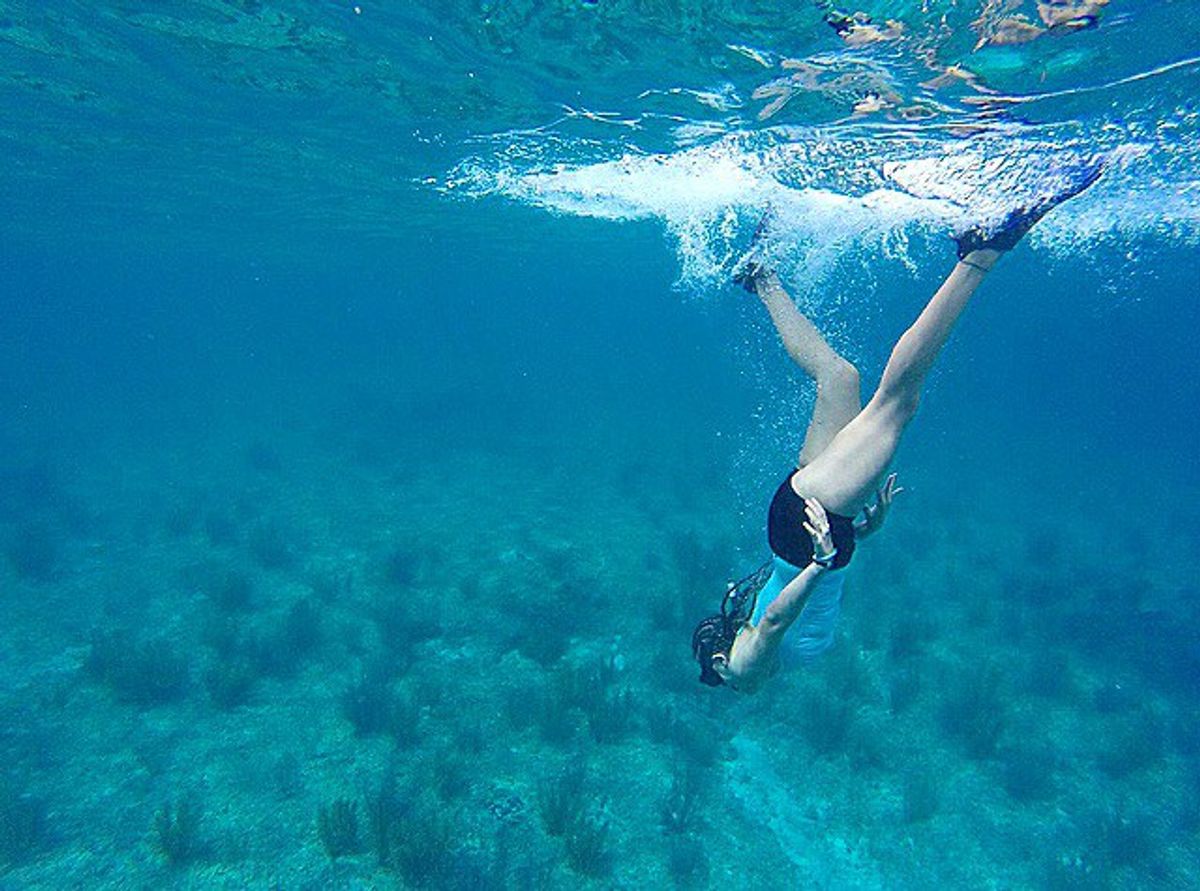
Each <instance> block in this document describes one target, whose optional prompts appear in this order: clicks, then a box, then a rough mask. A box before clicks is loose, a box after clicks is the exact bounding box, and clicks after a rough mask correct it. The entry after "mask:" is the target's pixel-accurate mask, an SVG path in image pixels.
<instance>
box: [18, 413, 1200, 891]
mask: <svg viewBox="0 0 1200 891" xmlns="http://www.w3.org/2000/svg"><path fill="white" fill-rule="evenodd" d="M247 429H253V428H252V427H249V428H248V427H237V428H221V427H215V428H213V429H210V430H208V431H206V433H205V434H204V435H190V436H187V437H179V439H178V440H177V441H171V442H163V441H161V440H156V441H146V440H140V441H139V440H129V441H125V442H121V443H119V444H114V443H112V442H109V443H104V444H96V445H95V446H94V447H91V448H87V449H80V450H77V451H75V453H74V454H75V457H74V458H69V457H67V455H68V454H69V453H68V452H67V451H65V450H60V452H61V454H60V456H59V457H53V458H49V459H45V460H44V461H43V460H39V461H21V460H17V459H13V461H12V462H10V463H9V464H7V465H5V466H4V467H3V468H0V470H2V474H0V486H3V495H4V504H5V506H4V508H3V512H2V513H0V532H2V538H0V541H2V542H3V544H4V548H5V554H6V559H5V560H3V561H0V592H2V593H0V610H2V611H3V621H2V623H0V675H2V677H3V684H2V685H0V714H2V715H3V722H2V724H0V756H2V757H3V760H4V764H5V769H4V774H3V780H4V786H3V787H2V788H0V861H2V864H3V865H2V866H0V870H2V871H0V888H27V887H47V888H66V887H90V888H95V887H127V886H128V887H160V886H162V885H164V884H171V885H176V886H179V887H205V888H210V887H216V888H220V887H230V888H233V887H237V888H243V887H281V888H318V887H320V888H368V887H416V888H421V887H428V888H505V887H511V888H534V887H537V888H568V887H570V888H576V887H595V888H657V887H681V888H710V887H720V888H851V887H854V888H928V887H963V888H1088V887H1095V888H1145V887H1162V888H1171V887H1177V888H1185V887H1196V885H1197V884H1200V842H1198V841H1197V839H1198V838H1200V834H1198V833H1197V829H1198V828H1200V804H1198V803H1197V802H1198V801H1200V724H1198V722H1197V718H1198V717H1200V708H1198V702H1200V698H1198V696H1197V677H1198V676H1200V644H1198V642H1197V634H1196V628H1197V617H1198V615H1200V609H1198V607H1197V593H1198V591H1197V586H1196V581H1195V580H1196V578H1197V577H1198V575H1197V561H1198V559H1200V557H1198V555H1197V553H1196V549H1195V547H1194V534H1192V533H1190V532H1188V530H1189V529H1191V530H1194V529H1195V528H1196V527H1197V517H1196V516H1195V509H1194V508H1191V507H1189V506H1187V505H1186V504H1178V503H1177V500H1175V499H1172V498H1171V496H1170V492H1169V490H1170V484H1169V481H1168V480H1164V481H1163V483H1162V491H1150V492H1147V491H1141V492H1138V493H1133V494H1131V495H1130V496H1129V497H1130V499H1131V501H1130V504H1129V510H1130V513H1131V514H1133V515H1141V516H1146V515H1153V516H1155V517H1157V518H1158V521H1160V522H1161V524H1162V525H1161V527H1160V528H1157V529H1153V530H1149V531H1146V530H1140V531H1139V530H1138V529H1133V530H1130V529H1129V528H1127V527H1124V526H1123V525H1121V524H1120V523H1119V522H1118V521H1119V520H1120V519H1121V514H1120V511H1114V510H1113V509H1112V507H1111V504H1110V506H1109V507H1108V508H1107V509H1104V510H1100V509H1097V495H1096V493H1095V491H1093V490H1091V489H1089V487H1088V486H1087V485H1085V480H1087V479H1095V478H1097V475H1098V474H1101V473H1106V474H1108V475H1107V477H1105V476H1101V477H1100V478H1114V477H1115V476H1117V471H1116V470H1115V469H1113V468H1082V467H1077V466H1076V467H1070V468H1052V469H1051V471H1052V472H1054V473H1057V474H1058V477H1057V478H1058V479H1060V480H1061V481H1062V482H1061V483H1060V485H1059V488H1058V489H1057V490H1056V492H1055V501H1056V507H1057V508H1058V510H1057V511H1056V512H1055V514H1054V515H1053V516H1051V515H1048V514H1047V513H1045V512H1037V511H1027V510H1025V509H1024V507H1023V506H1017V507H1015V506H1014V500H1018V501H1020V499H1019V498H1017V497H1016V496H1014V492H1027V491H1029V490H1030V489H1029V479H1026V478H1024V477H1025V476H1029V477H1032V476H1033V472H1032V471H1031V470H1022V469H1020V468H1017V469H1012V468H1010V469H1009V470H1008V471H1006V475H1005V476H1003V477H1001V478H974V477H970V476H968V475H967V474H966V473H965V470H964V467H963V466H962V465H961V464H958V465H955V464H951V465H949V466H946V467H943V468H940V469H938V470H939V472H937V473H935V472H934V468H930V469H929V470H927V471H924V472H922V471H921V470H920V468H918V469H916V470H913V471H906V483H907V485H908V486H909V488H910V492H908V493H906V494H905V495H904V497H903V498H902V499H901V501H900V503H899V504H898V505H897V507H896V509H895V513H894V517H893V519H892V520H891V521H890V527H889V528H888V529H887V530H885V532H884V533H883V534H881V535H880V536H879V537H878V538H877V539H875V540H873V541H871V542H866V543H864V544H863V546H862V547H861V548H860V551H859V553H858V554H857V555H856V558H855V564H854V566H853V567H852V569H851V572H852V575H851V576H850V578H849V579H848V581H847V588H846V600H845V603H844V608H843V623H842V626H841V628H840V631H839V639H838V642H837V645H836V646H835V648H834V649H833V650H832V651H831V652H830V653H829V654H828V655H827V656H826V657H825V658H824V659H823V660H821V661H820V662H819V663H817V664H816V665H814V666H813V667H812V668H811V669H810V670H808V671H804V672H798V671H797V672H790V673H787V674H785V675H782V676H781V677H779V678H778V679H777V682H775V683H774V684H773V685H772V686H771V687H770V689H768V690H767V691H765V692H764V693H763V694H761V695H760V696H757V697H753V698H738V697H736V696H735V695H734V694H732V693H730V692H728V691H724V690H710V689H708V688H704V687H701V686H700V685H699V684H697V683H696V680H695V668H694V666H693V665H692V663H691V661H690V653H689V649H688V641H689V637H690V631H691V628H692V625H693V624H694V623H695V621H696V620H697V618H699V617H700V616H702V615H703V614H705V613H706V612H709V611H712V609H713V608H714V607H715V606H716V603H717V601H718V600H719V594H720V591H721V586H722V585H723V583H724V582H725V581H726V580H727V579H729V578H730V577H731V574H732V573H733V572H734V571H735V567H734V563H735V562H736V559H735V551H736V549H737V546H738V545H739V544H740V543H742V542H744V541H745V539H746V536H745V534H744V533H745V530H744V528H743V527H744V522H745V521H743V520H741V519H740V518H739V517H738V516H737V515H736V512H731V511H729V510H728V509H727V505H728V503H729V501H730V499H731V498H732V495H731V492H732V487H730V486H729V484H728V482H727V481H726V480H725V479H723V478H722V476H721V471H720V467H722V466H724V463H723V462H722V461H721V460H719V459H714V458H712V457H711V456H706V455H705V446H704V444H703V443H693V444H692V445H691V446H690V448H691V449H692V450H693V452H692V453H690V454H689V453H687V449H688V448H689V446H685V445H684V444H682V443H680V444H679V445H678V447H677V448H672V449H671V450H670V452H669V453H668V452H667V451H666V450H664V451H661V452H658V453H653V452H647V451H646V450H645V449H644V448H640V447H639V444H638V443H637V442H636V441H634V442H631V441H629V440H628V439H627V438H623V436H622V435H621V433H620V431H608V432H607V433H605V432H602V431H599V430H593V431H588V433H587V435H581V436H578V437H576V436H572V437H571V438H570V439H566V438H564V436H565V435H564V434H556V435H544V436H530V437H525V438H520V437H517V436H515V435H514V436H511V437H509V438H507V439H506V440H505V446H504V448H503V449H502V450H500V449H496V450H489V449H488V448H486V447H483V446H482V445H481V444H479V443H478V442H472V441H471V439H470V438H469V437H463V438H461V439H459V438H449V439H447V441H445V442H435V443H430V442H413V441H411V439H410V440H408V441H402V442H400V444H399V445H397V446H396V447H395V448H394V449H393V448H391V447H390V446H389V445H388V443H387V442H386V441H385V438H382V437H381V436H371V435H368V434H367V433H364V434H361V435H359V434H347V433H346V431H345V429H342V428H339V427H338V426H337V425H332V424H331V425H328V426H322V425H315V426H313V427H312V428H311V429H303V430H296V431H291V432H285V433H282V434H281V433H280V432H279V431H269V430H265V429H259V430H258V431H257V432H256V433H253V434H247V432H246V430H247ZM368 433H369V431H368ZM414 438H416V437H414ZM568 443H569V447H568ZM582 443H586V444H582ZM80 454H82V455H84V456H85V457H83V458H80V457H79V455H80ZM1039 470H1040V471H1042V472H1046V469H1045V468H1040V469H1039ZM1188 511H1191V513H1190V514H1189V513H1188ZM1058 517H1067V518H1070V519H1069V521H1060V520H1059V519H1056V518H1058ZM759 522H761V520H760V521H759ZM749 556H751V555H746V554H743V555H741V558H740V559H741V560H742V561H743V562H745V560H746V559H748V557H749Z"/></svg>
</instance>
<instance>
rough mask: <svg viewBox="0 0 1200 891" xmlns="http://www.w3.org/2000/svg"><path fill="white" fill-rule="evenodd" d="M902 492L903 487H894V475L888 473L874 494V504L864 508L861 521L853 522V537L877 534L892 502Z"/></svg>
mask: <svg viewBox="0 0 1200 891" xmlns="http://www.w3.org/2000/svg"><path fill="white" fill-rule="evenodd" d="M903 491H904V487H903V486H897V485H896V474H894V473H889V474H888V476H887V479H886V480H884V483H883V485H882V486H880V487H879V489H878V491H877V492H876V493H875V503H874V504H868V505H867V506H866V507H864V508H863V515H862V519H861V520H855V522H854V537H855V538H859V539H862V538H866V537H867V536H868V535H874V534H875V533H876V532H878V531H879V530H880V529H881V528H882V527H883V521H884V520H886V519H887V514H888V510H889V509H890V508H891V506H892V501H893V500H894V499H895V497H896V496H897V495H899V494H900V493H901V492H903Z"/></svg>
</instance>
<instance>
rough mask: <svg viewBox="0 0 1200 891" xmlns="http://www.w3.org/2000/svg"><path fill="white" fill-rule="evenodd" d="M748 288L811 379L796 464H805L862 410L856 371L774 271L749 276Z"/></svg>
mask: <svg viewBox="0 0 1200 891" xmlns="http://www.w3.org/2000/svg"><path fill="white" fill-rule="evenodd" d="M754 290H755V293H757V294H758V296H759V299H761V300H762V302H763V305H764V306H766V308H767V312H768V313H770V315H771V321H772V322H774V323H775V330H776V331H778V332H779V338H780V339H781V340H782V341H783V347H784V349H785V350H787V353H788V355H789V356H791V357H792V359H793V360H794V361H795V363H796V364H797V365H799V366H800V367H801V368H802V369H804V372H805V373H806V374H808V376H809V377H811V378H812V379H813V380H814V381H816V383H817V398H816V402H815V404H814V405H813V413H812V418H811V420H810V421H809V423H808V431H807V433H805V435H804V445H803V446H802V447H801V449H800V457H799V458H798V460H797V466H798V467H804V466H805V465H806V464H811V463H812V462H813V460H814V459H815V458H816V457H817V456H818V455H819V454H821V452H823V451H825V448H826V446H828V445H829V443H830V442H832V441H833V438H834V437H835V436H836V435H837V434H838V431H840V430H841V429H842V428H843V427H845V426H846V425H847V424H848V423H850V421H851V420H853V419H854V417H855V415H857V414H858V413H859V411H860V410H861V409H862V399H861V397H860V394H859V381H858V369H856V368H855V367H854V366H853V365H851V364H850V363H849V362H847V361H846V360H845V359H844V358H842V357H841V356H840V355H838V353H837V352H835V351H834V349H833V347H831V346H830V345H829V344H828V343H827V342H826V340H825V338H823V337H822V336H821V332H820V331H818V330H817V329H816V326H814V325H813V323H812V322H810V321H809V320H808V319H807V318H805V317H804V315H803V314H802V313H801V312H800V310H799V309H797V308H796V303H795V301H794V300H792V298H791V295H789V294H788V292H787V291H785V290H784V288H783V284H782V283H781V282H780V281H779V276H777V275H776V274H775V273H774V272H761V273H759V274H758V275H756V276H755V277H754Z"/></svg>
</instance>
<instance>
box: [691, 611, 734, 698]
mask: <svg viewBox="0 0 1200 891" xmlns="http://www.w3.org/2000/svg"><path fill="white" fill-rule="evenodd" d="M734 636H735V633H734V630H733V628H732V626H731V625H730V623H729V620H728V619H727V618H726V617H725V616H723V615H718V616H709V617H708V618H707V619H704V620H703V621H701V622H700V624H699V625H697V626H696V630H695V631H693V632H692V656H693V657H694V658H695V660H696V661H697V662H698V663H699V664H700V683H702V684H707V685H708V686H710V687H720V686H721V685H722V684H724V683H725V678H724V676H723V675H724V673H725V672H724V671H723V669H725V666H727V665H728V664H729V651H730V650H731V649H732V648H733V638H734Z"/></svg>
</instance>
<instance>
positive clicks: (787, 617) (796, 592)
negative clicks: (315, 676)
mask: <svg viewBox="0 0 1200 891" xmlns="http://www.w3.org/2000/svg"><path fill="white" fill-rule="evenodd" d="M804 513H805V514H806V515H807V517H808V520H807V522H805V524H804V531H805V532H807V533H808V535H809V537H810V538H811V539H812V543H813V562H811V563H809V564H808V566H806V567H804V569H803V570H802V571H801V572H800V574H799V575H797V576H796V577H795V578H794V579H792V580H791V581H790V582H788V583H787V584H786V585H784V587H783V590H782V591H780V592H779V596H778V597H776V598H775V599H774V600H773V601H771V605H770V606H768V607H767V611H766V612H765V613H763V617H762V620H761V621H760V622H759V623H758V631H759V633H760V634H763V635H765V636H766V638H767V639H768V640H770V641H772V642H774V643H778V640H780V639H782V638H783V635H784V634H785V633H786V632H787V630H788V628H790V627H791V625H792V623H793V622H795V621H796V619H797V618H798V617H799V615H800V612H801V610H803V609H804V604H806V603H808V597H809V595H810V594H811V593H812V589H813V587H814V586H815V585H816V583H817V580H818V579H819V578H821V576H823V575H824V574H825V573H827V572H829V569H827V568H826V567H825V566H822V565H821V564H822V563H829V562H830V561H832V559H833V558H834V557H835V556H837V548H836V547H834V544H833V533H831V532H830V531H829V517H828V516H827V515H826V514H825V508H824V507H822V506H821V502H819V501H817V499H815V498H805V499H804ZM818 561H820V562H818Z"/></svg>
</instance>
